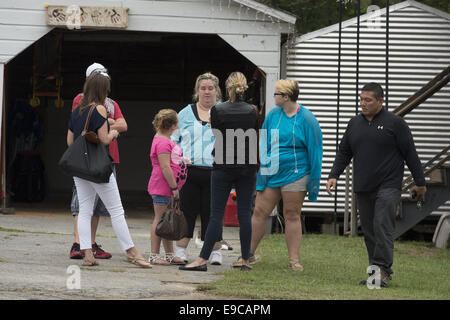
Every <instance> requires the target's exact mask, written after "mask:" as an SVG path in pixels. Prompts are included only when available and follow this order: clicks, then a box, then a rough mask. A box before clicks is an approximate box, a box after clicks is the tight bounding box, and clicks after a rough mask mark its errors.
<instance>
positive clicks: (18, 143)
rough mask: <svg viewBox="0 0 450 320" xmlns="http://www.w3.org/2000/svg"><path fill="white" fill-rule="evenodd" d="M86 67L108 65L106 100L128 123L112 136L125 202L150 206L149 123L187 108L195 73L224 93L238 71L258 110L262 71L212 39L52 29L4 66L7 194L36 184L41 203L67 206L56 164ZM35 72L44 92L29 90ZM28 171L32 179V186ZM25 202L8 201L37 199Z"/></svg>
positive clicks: (67, 191) (67, 187) (66, 188)
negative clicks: (164, 111)
mask: <svg viewBox="0 0 450 320" xmlns="http://www.w3.org/2000/svg"><path fill="white" fill-rule="evenodd" d="M36 48H38V49H36ZM93 62H98V63H101V64H103V65H104V66H105V67H107V68H108V71H109V74H110V75H111V78H112V90H111V94H110V97H111V98H112V99H114V100H116V101H117V102H118V103H119V105H120V108H121V110H122V113H123V115H124V117H125V119H126V121H127V123H128V132H126V133H124V134H122V135H121V137H120V138H119V152H120V166H119V171H118V181H119V189H120V191H121V194H122V197H123V202H124V205H127V202H136V201H137V202H147V203H148V204H150V201H149V197H148V195H147V194H146V189H147V183H148V179H149V177H150V174H151V164H150V160H149V151H150V146H151V142H152V138H153V135H154V132H153V128H152V124H151V122H152V120H153V117H154V115H155V114H156V112H157V111H158V110H159V109H161V108H173V109H175V110H176V111H179V110H181V109H182V108H183V107H185V106H186V105H187V104H188V103H190V102H191V101H192V94H193V86H194V82H195V78H196V77H197V76H198V75H199V74H201V73H204V72H206V71H209V72H212V73H214V74H216V75H217V76H218V77H219V79H220V81H221V88H222V91H223V92H225V88H224V82H225V79H226V77H227V76H228V74H229V73H231V72H233V71H241V72H243V73H244V74H245V75H246V76H247V79H248V81H249V83H250V88H249V90H248V96H247V100H248V101H250V102H252V103H254V104H256V105H258V106H261V100H263V98H264V97H263V98H261V95H262V93H263V91H264V90H263V89H261V88H264V77H263V76H262V75H263V73H262V72H261V71H259V69H258V68H257V67H256V66H255V65H254V64H253V63H252V62H250V61H249V60H248V59H247V58H245V57H244V56H243V55H241V54H240V53H239V52H238V51H236V50H235V49H234V48H233V47H231V46H230V45H229V44H227V42H225V41H224V40H223V39H222V38H220V37H219V36H217V35H209V34H182V33H154V32H137V31H136V32H130V31H106V30H102V31H67V30H63V29H55V30H53V31H51V32H50V33H48V34H47V35H46V36H45V37H43V38H41V39H40V40H39V41H38V42H36V43H35V44H34V45H32V46H30V47H29V48H27V49H26V50H25V51H23V52H22V53H21V54H19V55H18V56H17V57H15V58H14V59H12V60H11V61H10V62H8V64H7V65H6V72H7V73H6V74H7V75H6V81H5V82H6V89H5V99H6V100H5V105H6V116H5V120H6V128H5V130H6V173H7V175H6V180H7V191H8V192H10V193H11V194H14V195H15V194H17V192H23V190H28V189H27V188H30V184H31V185H33V183H36V181H35V180H36V179H38V180H39V181H40V182H39V183H41V187H40V188H41V189H42V193H43V195H42V197H43V199H45V202H49V203H50V202H52V201H63V202H64V201H65V202H67V205H69V201H70V196H71V189H72V181H71V179H70V178H68V177H67V176H65V175H63V174H62V173H61V172H60V170H59V169H58V167H57V162H58V160H59V158H60V156H61V154H62V153H63V151H64V150H65V148H66V133H67V124H68V120H69V116H70V112H71V106H72V100H73V98H74V97H75V96H76V95H77V94H78V93H79V92H81V90H82V86H83V83H84V80H85V71H86V68H87V67H88V66H89V65H90V64H92V63H93ZM37 69H39V70H41V71H40V73H41V74H47V77H48V79H47V80H48V83H47V84H48V87H47V88H46V89H45V90H47V91H43V90H41V91H39V90H37V89H36V85H35V84H36V83H35V81H36V74H35V73H36V70H37ZM46 71H48V72H47V73H46ZM44 78H45V77H44ZM44 80H45V79H44ZM39 92H47V93H50V92H56V93H57V94H55V95H51V94H48V95H39ZM36 97H37V98H39V99H36ZM58 99H59V100H58ZM30 102H31V104H30ZM27 142H28V143H27ZM24 158H25V160H24ZM18 162H20V164H18ZM27 166H31V167H27ZM30 172H33V174H34V175H35V176H33V179H34V180H33V179H31V181H30V179H29V174H27V173H30ZM24 175H26V176H27V177H28V179H25V178H24V177H23V176H24ZM18 179H19V180H20V179H21V180H20V181H19V180H18ZM22 180H23V181H22ZM30 197H31V198H30ZM30 197H28V198H27V196H25V197H23V195H22V197H15V198H16V200H17V201H39V199H40V198H39V197H35V196H34V195H31V196H30Z"/></svg>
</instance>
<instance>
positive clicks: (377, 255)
mask: <svg viewBox="0 0 450 320" xmlns="http://www.w3.org/2000/svg"><path fill="white" fill-rule="evenodd" d="M400 197H401V191H400V190H398V189H394V188H386V189H380V190H377V191H374V192H364V193H358V194H357V201H358V208H359V216H360V219H361V227H362V231H363V233H364V241H365V243H366V247H367V253H368V255H369V264H370V265H377V266H379V267H383V269H384V270H385V271H386V272H387V273H388V274H392V273H393V271H392V269H391V266H392V264H393V262H394V231H395V213H396V210H397V205H398V204H399V202H400Z"/></svg>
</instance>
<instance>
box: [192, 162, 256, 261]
mask: <svg viewBox="0 0 450 320" xmlns="http://www.w3.org/2000/svg"><path fill="white" fill-rule="evenodd" d="M233 186H234V188H235V189H236V198H237V215H238V220H239V227H240V229H239V237H240V241H241V252H242V258H243V259H248V258H249V257H250V242H251V239H252V212H251V210H252V202H253V195H254V193H255V186H256V169H253V168H229V169H228V168H227V169H214V170H213V172H212V174H211V217H210V219H209V224H208V229H207V230H206V236H205V241H204V243H203V248H202V250H201V252H200V257H201V258H203V259H205V260H208V259H209V256H210V255H211V251H212V249H213V247H214V244H215V243H216V242H217V241H219V239H220V235H221V230H222V221H223V216H224V214H225V207H226V205H227V201H228V197H229V196H230V192H231V188H232V187H233Z"/></svg>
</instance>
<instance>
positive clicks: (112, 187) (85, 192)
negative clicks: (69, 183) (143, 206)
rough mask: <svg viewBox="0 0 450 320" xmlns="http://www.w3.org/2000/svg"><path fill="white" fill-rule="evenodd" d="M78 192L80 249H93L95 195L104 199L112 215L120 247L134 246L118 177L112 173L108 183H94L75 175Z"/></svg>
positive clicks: (123, 248)
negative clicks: (118, 184)
mask: <svg viewBox="0 0 450 320" xmlns="http://www.w3.org/2000/svg"><path fill="white" fill-rule="evenodd" d="M73 180H74V181H75V186H76V188H77V193H78V202H79V206H80V211H79V214H78V234H79V236H80V249H81V250H85V249H91V248H92V243H91V241H92V240H91V218H92V215H93V212H94V204H95V195H96V194H98V196H99V197H100V199H102V201H103V203H104V205H105V207H106V209H107V210H108V212H109V214H110V216H111V224H112V227H113V230H114V233H115V234H116V236H117V239H118V240H119V245H120V248H121V249H122V250H123V251H125V250H128V249H130V248H132V247H134V244H133V240H132V239H131V235H130V231H129V230H128V225H127V222H126V220H125V212H124V210H123V207H122V201H121V200H120V193H119V188H118V187H117V182H116V178H115V177H114V174H111V177H110V178H109V182H108V183H94V182H91V181H87V180H84V179H81V178H78V177H73Z"/></svg>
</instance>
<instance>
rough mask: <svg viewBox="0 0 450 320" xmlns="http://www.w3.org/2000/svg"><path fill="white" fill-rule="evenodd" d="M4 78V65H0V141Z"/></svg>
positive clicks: (0, 136)
mask: <svg viewBox="0 0 450 320" xmlns="http://www.w3.org/2000/svg"><path fill="white" fill-rule="evenodd" d="M4 77H5V65H4V64H3V63H0V141H1V139H2V138H3V137H2V133H3V132H2V120H3V108H5V101H4V98H3V95H4V92H3V88H4Z"/></svg>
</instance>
